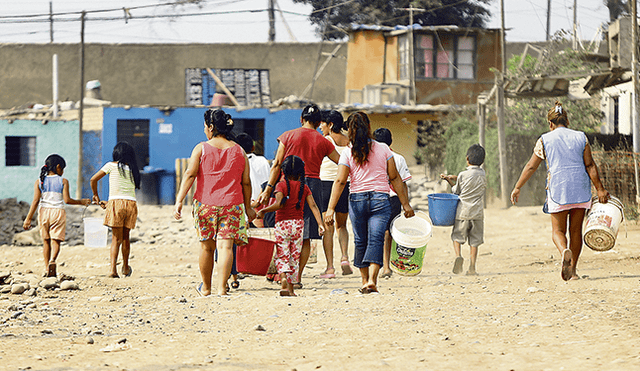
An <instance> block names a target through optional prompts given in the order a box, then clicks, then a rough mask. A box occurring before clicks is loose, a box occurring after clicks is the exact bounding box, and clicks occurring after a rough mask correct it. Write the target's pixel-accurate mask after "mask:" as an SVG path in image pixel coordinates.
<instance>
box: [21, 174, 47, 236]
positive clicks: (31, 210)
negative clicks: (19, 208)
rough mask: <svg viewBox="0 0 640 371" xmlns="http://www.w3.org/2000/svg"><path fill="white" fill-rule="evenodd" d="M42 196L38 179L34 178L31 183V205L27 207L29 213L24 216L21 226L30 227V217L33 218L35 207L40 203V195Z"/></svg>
mask: <svg viewBox="0 0 640 371" xmlns="http://www.w3.org/2000/svg"><path fill="white" fill-rule="evenodd" d="M41 196H42V192H40V181H38V180H36V182H35V184H34V185H33V201H31V207H30V208H29V213H28V214H27V217H26V218H24V223H22V228H24V229H30V228H31V219H33V215H34V214H35V213H36V209H37V208H38V205H39V204H40V197H41Z"/></svg>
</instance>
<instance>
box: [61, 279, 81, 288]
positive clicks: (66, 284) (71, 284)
mask: <svg viewBox="0 0 640 371" xmlns="http://www.w3.org/2000/svg"><path fill="white" fill-rule="evenodd" d="M79 288H80V287H79V286H78V284H77V283H76V281H62V283H61V284H60V290H78V289H79Z"/></svg>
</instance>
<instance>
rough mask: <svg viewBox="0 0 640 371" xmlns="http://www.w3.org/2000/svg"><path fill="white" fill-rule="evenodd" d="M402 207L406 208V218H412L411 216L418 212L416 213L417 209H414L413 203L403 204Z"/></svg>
mask: <svg viewBox="0 0 640 371" xmlns="http://www.w3.org/2000/svg"><path fill="white" fill-rule="evenodd" d="M402 208H403V209H404V217H405V218H411V217H413V216H415V215H416V213H415V211H413V208H412V207H411V205H403V206H402Z"/></svg>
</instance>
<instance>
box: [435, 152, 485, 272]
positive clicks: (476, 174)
mask: <svg viewBox="0 0 640 371" xmlns="http://www.w3.org/2000/svg"><path fill="white" fill-rule="evenodd" d="M484 156H485V151H484V148H482V146H481V145H479V144H474V145H472V146H471V147H469V149H468V150H467V169H466V170H464V171H462V172H461V173H460V174H458V176H455V175H444V174H440V178H442V179H444V180H446V181H447V182H448V183H449V184H450V185H451V187H452V192H453V193H455V194H457V195H459V196H460V202H459V203H458V210H457V211H456V219H455V223H454V225H453V230H452V231H451V239H452V240H453V250H454V251H455V254H456V260H455V262H454V264H453V273H455V274H460V273H462V264H463V263H464V259H463V258H462V254H461V251H460V247H461V244H463V243H465V242H467V240H468V241H469V247H470V259H469V260H470V261H469V270H468V271H467V275H477V274H478V273H477V272H476V260H477V258H478V247H479V246H480V245H481V244H482V243H483V242H484V194H485V191H486V189H487V178H486V176H485V172H484V170H483V169H482V168H481V167H480V165H482V163H483V162H484Z"/></svg>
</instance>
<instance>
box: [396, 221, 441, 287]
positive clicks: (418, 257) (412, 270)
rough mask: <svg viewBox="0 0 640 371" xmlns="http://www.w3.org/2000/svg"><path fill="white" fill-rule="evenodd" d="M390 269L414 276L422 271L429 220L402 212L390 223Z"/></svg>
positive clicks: (429, 227) (428, 234)
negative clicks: (404, 214) (407, 216)
mask: <svg viewBox="0 0 640 371" xmlns="http://www.w3.org/2000/svg"><path fill="white" fill-rule="evenodd" d="M391 236H392V237H393V241H392V242H391V257H390V259H389V260H390V261H389V263H390V264H389V265H390V266H391V269H392V270H393V271H394V272H396V273H398V274H401V275H405V276H415V275H416V274H418V273H420V271H422V263H423V260H424V253H425V251H426V248H427V243H428V242H429V240H430V239H431V236H432V227H431V220H430V219H429V217H428V216H427V215H426V214H423V213H417V214H416V216H414V217H413V218H408V219H407V218H405V217H404V216H403V215H402V214H401V215H399V216H398V217H396V218H395V219H394V220H393V223H392V224H391Z"/></svg>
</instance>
